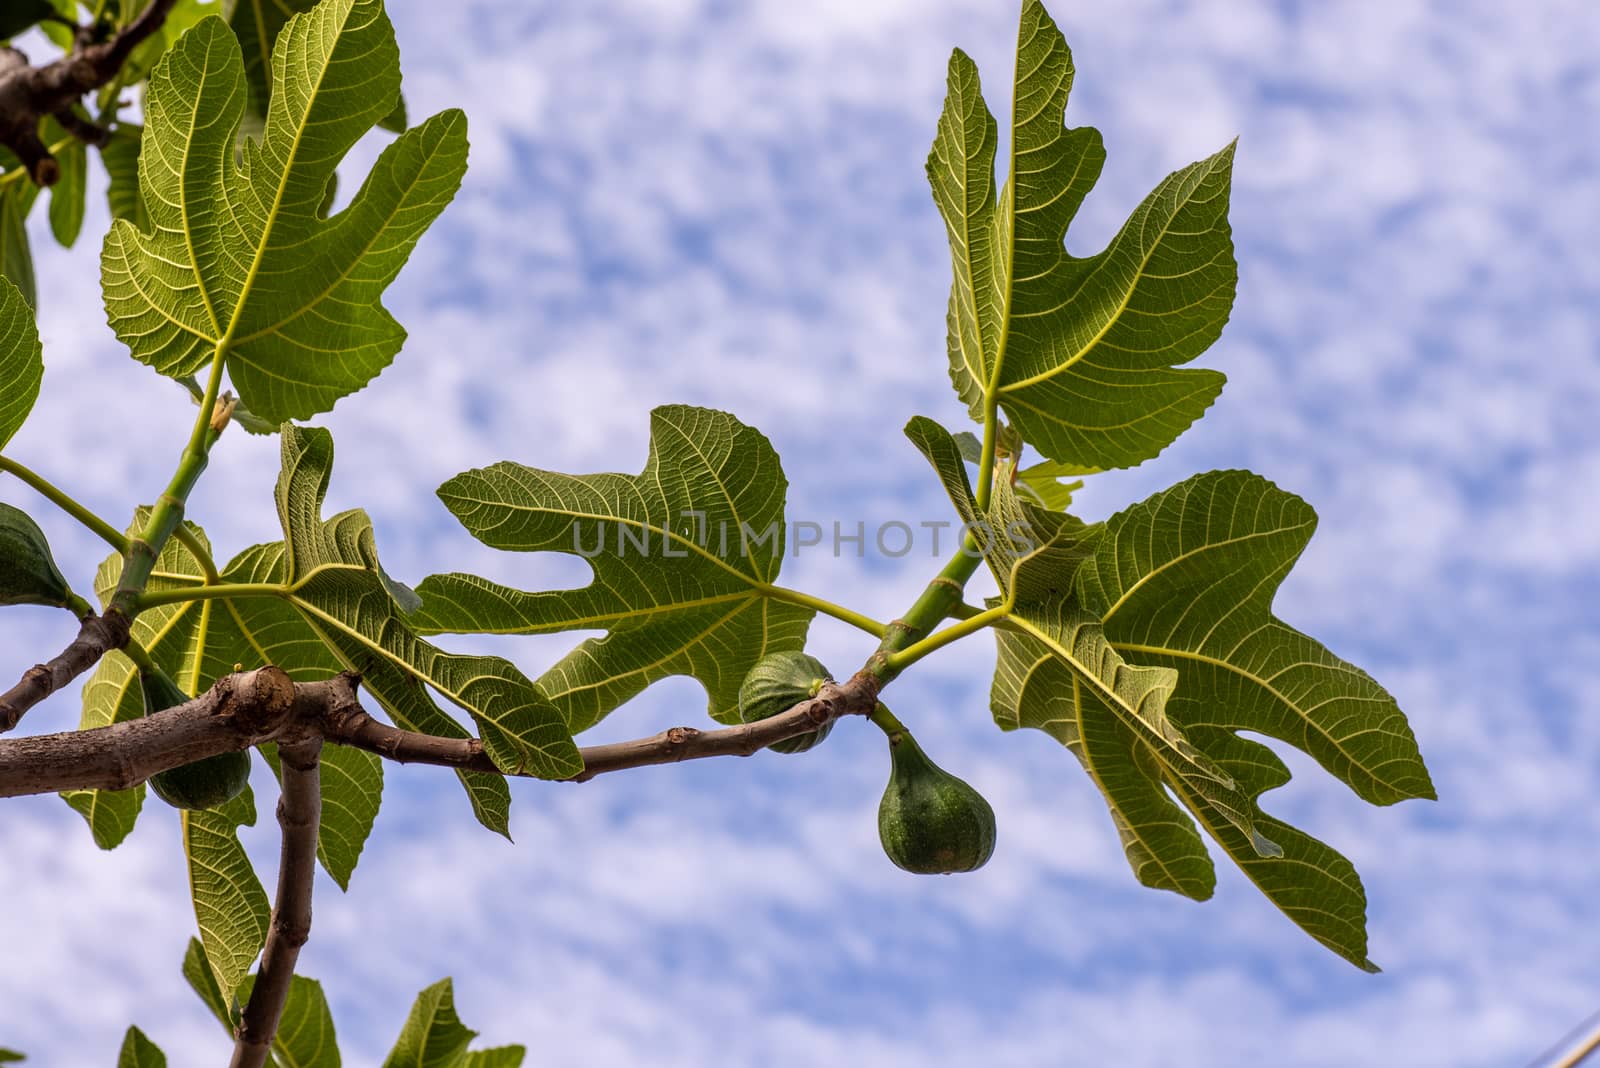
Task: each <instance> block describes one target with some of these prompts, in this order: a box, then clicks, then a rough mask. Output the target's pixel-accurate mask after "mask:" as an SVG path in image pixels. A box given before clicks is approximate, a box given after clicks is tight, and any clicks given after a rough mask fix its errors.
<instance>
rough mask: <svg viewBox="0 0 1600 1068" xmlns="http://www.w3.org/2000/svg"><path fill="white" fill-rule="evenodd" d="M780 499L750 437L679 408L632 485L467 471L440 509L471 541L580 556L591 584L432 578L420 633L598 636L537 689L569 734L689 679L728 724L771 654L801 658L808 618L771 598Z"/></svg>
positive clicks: (759, 439) (775, 476)
mask: <svg viewBox="0 0 1600 1068" xmlns="http://www.w3.org/2000/svg"><path fill="white" fill-rule="evenodd" d="M787 489H788V482H787V480H786V479H785V478H784V475H783V470H782V468H781V467H780V466H779V464H778V455H777V453H776V452H774V451H773V448H772V445H771V444H770V443H769V442H768V441H767V439H766V438H765V437H763V436H762V435H761V433H760V432H759V431H756V430H754V429H752V428H751V427H748V426H745V425H744V424H743V423H741V422H739V421H738V420H737V419H735V418H734V417H733V416H731V415H728V414H726V413H723V412H716V411H710V410H708V409H704V408H688V407H682V406H670V407H663V408H657V409H656V410H655V411H654V412H652V413H651V416H650V456H649V459H648V460H647V461H646V463H645V469H644V473H643V474H639V475H621V474H602V475H587V476H581V477H580V476H574V475H563V474H557V473H555V472H551V471H540V470H536V469H534V468H531V467H523V466H522V465H520V464H514V463H499V464H495V465H494V466H493V467H488V468H483V469H481V470H476V471H467V472H465V473H463V474H460V475H457V476H456V477H455V478H452V479H451V480H450V481H448V482H446V483H445V484H444V485H443V486H441V487H440V488H439V496H440V498H441V499H442V500H443V501H444V502H445V505H446V506H447V507H448V508H449V509H450V510H451V512H453V513H454V514H455V516H456V518H458V519H460V520H461V522H462V523H463V524H464V525H465V526H466V528H467V529H468V530H469V531H471V532H472V534H473V535H474V536H475V537H477V538H478V539H479V540H481V541H483V542H484V543H485V544H488V545H491V546H493V547H494V548H497V549H508V550H514V551H519V552H561V553H572V554H575V555H578V556H580V557H582V558H585V559H587V560H588V562H589V565H590V567H592V568H593V569H594V581H593V582H592V583H591V584H589V585H587V586H584V587H582V588H580V589H571V590H552V591H549V592H542V593H527V592H524V591H521V590H516V589H511V588H509V587H506V586H501V585H499V584H498V583H494V582H490V581H488V580H486V579H481V578H477V577H475V576H471V575H462V574H448V575H434V576H432V577H430V578H428V579H425V580H424V581H423V582H422V584H421V585H420V586H418V588H417V589H418V592H419V593H420V594H421V595H422V597H423V609H422V611H421V612H419V613H418V615H417V617H416V623H417V626H418V627H419V628H420V629H422V630H423V631H424V632H428V631H473V632H487V633H496V634H542V633H548V632H551V631H563V630H579V629H589V630H600V629H603V630H606V631H608V634H607V636H606V637H604V638H598V639H594V638H591V639H588V640H586V641H584V642H583V643H581V644H580V645H579V646H578V647H577V648H576V649H574V650H573V651H572V652H571V653H570V654H568V655H567V656H566V657H564V658H563V659H562V660H560V661H559V662H558V663H557V664H556V665H555V666H554V667H552V668H551V669H550V670H549V671H548V672H546V673H545V674H544V675H543V676H542V677H541V678H540V679H539V688H540V689H541V690H543V691H544V692H545V693H546V694H548V695H549V696H550V698H551V700H553V701H555V702H556V704H557V705H559V706H560V707H561V709H562V711H563V713H564V714H565V715H566V721H567V724H568V725H569V726H570V727H571V729H572V730H573V731H574V732H577V731H581V730H584V729H586V728H588V727H590V726H592V725H593V724H594V723H596V722H597V721H599V720H600V719H601V718H603V717H604V716H606V715H607V714H608V713H610V712H611V711H612V710H613V709H615V708H616V707H617V706H618V705H620V704H622V703H623V702H624V701H626V700H628V699H629V698H631V697H634V696H635V695H637V694H638V693H639V692H640V691H641V690H643V689H644V688H645V687H646V686H648V685H650V684H651V683H652V682H655V681H657V680H658V679H663V678H667V677H668V676H671V675H689V676H691V677H693V678H695V679H698V680H699V681H700V682H701V683H702V684H703V685H704V686H705V688H706V691H707V693H708V694H709V696H710V712H711V715H712V717H713V718H714V719H717V720H720V721H722V722H725V723H732V722H737V721H738V718H739V685H740V683H741V682H743V681H744V677H745V675H746V674H748V672H749V670H750V668H751V667H752V666H753V665H754V664H755V662H756V661H757V660H759V659H761V658H762V657H763V656H765V655H767V654H769V653H774V652H782V651H787V650H798V649H801V648H802V647H803V646H804V645H805V639H806V629H807V627H808V626H809V624H810V622H811V617H812V614H813V613H812V610H811V609H809V608H805V607H799V606H796V605H792V604H788V603H784V602H782V601H779V600H775V599H774V598H773V597H772V587H773V583H774V582H775V581H776V580H777V577H778V569H779V567H780V566H781V565H782V562H783V548H784V534H785V530H784V495H785V492H786V491H787Z"/></svg>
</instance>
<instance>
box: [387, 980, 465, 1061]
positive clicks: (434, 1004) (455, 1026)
mask: <svg viewBox="0 0 1600 1068" xmlns="http://www.w3.org/2000/svg"><path fill="white" fill-rule="evenodd" d="M477 1034H478V1032H476V1031H473V1030H471V1029H470V1028H468V1027H467V1026H466V1025H465V1024H463V1023H462V1022H461V1017H459V1016H457V1015H456V1006H455V989H454V987H453V986H452V984H451V982H450V980H449V979H441V980H439V981H438V982H437V983H434V984H433V985H432V986H430V987H428V988H427V989H426V990H424V991H423V992H422V993H420V994H418V995H417V1000H416V1002H415V1003H414V1004H413V1005H412V1006H411V1015H410V1016H409V1017H407V1018H406V1022H405V1026H404V1027H403V1028H401V1030H400V1037H399V1038H397V1039H396V1040H395V1043H394V1048H393V1049H391V1050H390V1051H389V1056H388V1057H387V1058H386V1059H385V1060H384V1062H383V1068H455V1066H456V1065H459V1064H460V1063H461V1060H462V1057H463V1055H464V1054H465V1053H466V1049H467V1046H468V1045H469V1044H470V1043H471V1042H472V1040H473V1039H474V1038H476V1037H477Z"/></svg>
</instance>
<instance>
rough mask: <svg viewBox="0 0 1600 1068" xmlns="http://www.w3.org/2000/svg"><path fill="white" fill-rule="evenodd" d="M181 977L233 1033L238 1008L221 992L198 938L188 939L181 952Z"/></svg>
mask: <svg viewBox="0 0 1600 1068" xmlns="http://www.w3.org/2000/svg"><path fill="white" fill-rule="evenodd" d="M183 978H184V980H185V981H186V982H187V983H188V984H189V988H190V989H191V990H193V991H194V992H195V994H196V996H198V997H199V998H200V1000H201V1001H203V1002H204V1003H205V1006H206V1008H208V1009H210V1010H211V1015H213V1016H215V1017H216V1018H217V1022H218V1023H220V1024H221V1025H222V1027H223V1030H225V1031H227V1032H228V1034H230V1035H231V1034H233V1029H234V1026H235V1025H236V1024H237V1023H238V1010H237V1009H236V1008H235V1007H234V1004H233V1003H232V1002H230V1001H229V999H228V998H226V997H224V996H223V994H222V988H221V987H219V986H217V973H216V972H215V971H213V970H212V968H211V961H210V959H209V958H207V957H206V947H205V946H203V945H201V944H200V940H199V939H198V938H191V939H189V948H188V950H186V951H185V952H184V954H183Z"/></svg>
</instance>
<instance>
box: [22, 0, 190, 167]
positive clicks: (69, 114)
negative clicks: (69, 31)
mask: <svg viewBox="0 0 1600 1068" xmlns="http://www.w3.org/2000/svg"><path fill="white" fill-rule="evenodd" d="M176 2H177V0H150V3H149V5H148V6H146V7H145V9H144V11H142V12H140V14H139V17H138V18H136V19H134V20H133V21H132V22H130V23H128V24H127V25H126V26H124V27H123V28H122V29H121V30H119V31H118V32H117V33H116V34H115V35H113V36H112V37H111V39H110V40H107V41H98V42H97V41H94V40H92V39H90V37H89V35H88V34H85V33H81V32H80V33H79V34H78V35H77V43H76V44H75V45H74V47H73V49H72V51H71V52H70V53H69V54H67V55H65V56H62V57H61V58H60V59H58V60H56V61H55V62H53V63H47V64H45V65H44V66H42V67H33V66H29V64H28V57H27V56H25V55H23V54H22V53H21V52H19V51H17V50H16V49H15V48H10V47H5V48H0V144H3V145H5V146H6V147H7V148H9V149H11V151H13V152H15V153H16V154H17V158H18V159H20V160H21V161H22V163H23V165H24V166H25V167H27V168H28V175H29V176H30V177H31V178H32V179H33V180H34V182H35V183H36V184H38V185H54V184H55V182H56V179H58V178H59V177H61V168H60V165H59V164H57V163H56V161H55V159H54V157H52V156H51V155H50V151H49V149H47V148H46V147H45V145H44V142H43V141H41V140H40V139H39V120H40V119H42V118H44V117H45V116H46V115H53V116H55V117H56V119H57V120H59V121H60V122H61V124H62V125H63V126H64V127H65V128H66V129H67V130H68V132H70V133H71V134H73V136H75V137H78V138H79V139H81V140H83V141H86V142H88V143H89V144H103V143H104V141H105V136H106V133H105V131H104V130H102V129H100V128H99V127H98V126H95V125H93V124H92V123H89V122H87V121H85V120H83V119H81V118H80V117H78V116H77V115H76V114H75V113H74V112H73V111H72V106H73V105H74V104H76V103H77V102H78V100H79V98H80V97H82V96H83V94H85V93H87V92H90V91H92V90H95V89H98V88H100V87H101V86H103V85H105V84H106V83H108V82H110V81H111V80H112V79H113V78H115V77H116V76H117V72H118V71H120V70H121V69H122V65H123V64H124V63H126V62H127V61H128V57H129V56H130V55H132V54H133V50H134V49H135V48H137V47H138V46H139V44H140V42H142V41H144V40H145V39H146V38H148V37H149V36H150V35H151V34H153V33H155V32H156V31H157V30H159V29H160V28H161V26H162V24H163V23H165V22H166V21H167V13H168V12H170V11H171V10H172V8H173V5H174V4H175V3H176Z"/></svg>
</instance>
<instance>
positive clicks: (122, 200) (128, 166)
mask: <svg viewBox="0 0 1600 1068" xmlns="http://www.w3.org/2000/svg"><path fill="white" fill-rule="evenodd" d="M143 136H144V127H143V126H139V125H137V124H136V123H127V122H121V123H118V124H117V125H116V127H115V128H114V129H113V130H112V131H111V139H110V140H109V141H107V142H106V143H105V144H104V145H101V146H100V162H101V164H102V165H103V166H104V167H105V169H106V179H107V181H106V205H107V207H109V208H110V209H111V217H112V218H113V219H127V220H128V222H129V223H130V224H131V225H132V226H133V227H134V228H135V229H137V230H140V231H144V230H148V229H150V213H149V211H147V210H146V209H145V205H144V197H143V195H142V194H141V193H140V192H139V143H140V140H141V139H142V138H143Z"/></svg>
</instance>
